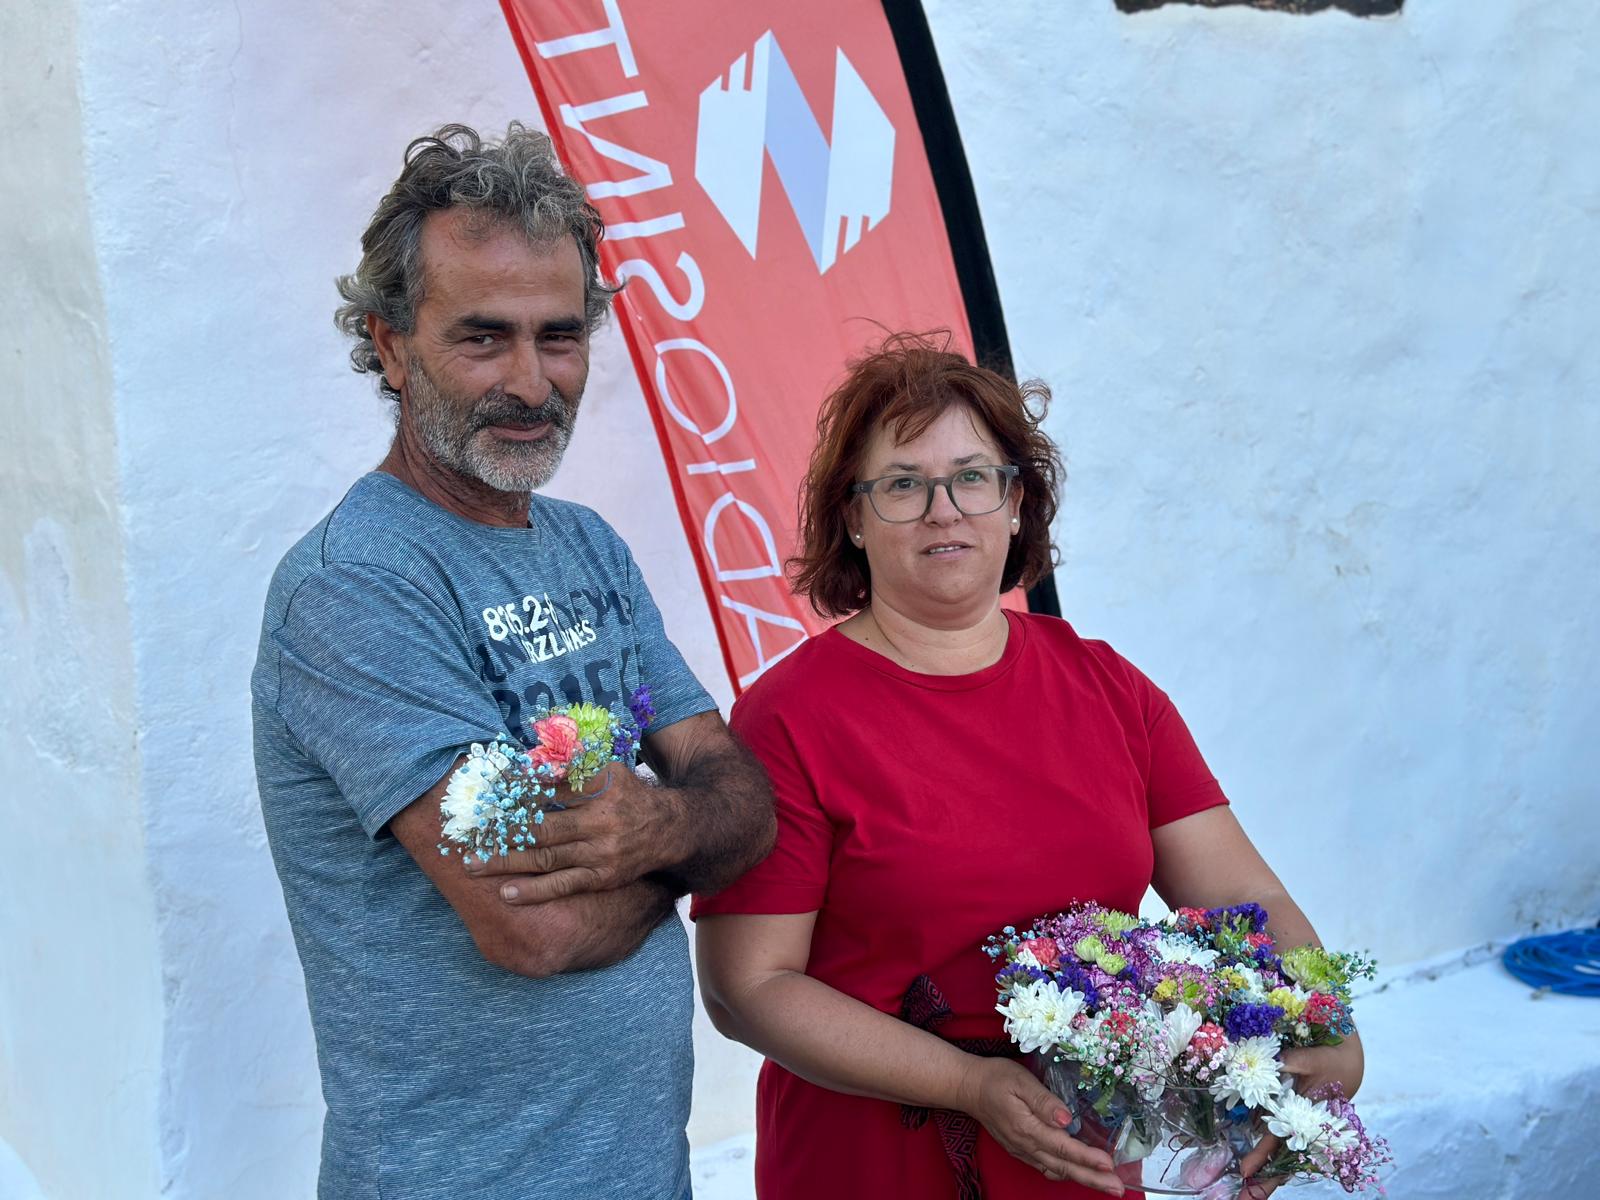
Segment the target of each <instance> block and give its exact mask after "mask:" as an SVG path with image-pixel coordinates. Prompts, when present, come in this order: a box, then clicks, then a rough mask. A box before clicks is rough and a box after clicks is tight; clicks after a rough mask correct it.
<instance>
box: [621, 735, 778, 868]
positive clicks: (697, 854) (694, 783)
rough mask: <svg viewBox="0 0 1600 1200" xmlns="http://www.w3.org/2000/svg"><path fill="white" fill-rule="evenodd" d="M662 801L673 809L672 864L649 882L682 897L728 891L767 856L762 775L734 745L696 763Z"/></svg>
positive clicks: (772, 828)
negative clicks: (660, 883)
mask: <svg viewBox="0 0 1600 1200" xmlns="http://www.w3.org/2000/svg"><path fill="white" fill-rule="evenodd" d="M661 799H662V801H663V802H664V803H666V804H670V805H671V806H672V808H673V816H674V822H673V824H674V830H675V833H676V836H675V838H674V839H673V844H672V846H671V848H670V850H669V851H668V853H669V854H670V856H671V857H670V861H669V862H668V863H667V864H666V865H665V866H663V867H661V868H660V869H658V870H656V871H654V872H652V873H651V874H650V875H649V876H648V878H650V879H658V880H661V881H662V882H664V883H665V884H667V886H669V887H671V888H673V889H674V890H676V891H678V892H680V893H682V892H702V893H710V892H717V891H720V890H721V889H723V888H725V887H727V886H728V885H729V884H730V883H732V882H733V881H734V880H736V879H738V878H739V876H741V875H743V874H744V873H745V872H746V871H748V870H749V869H750V868H751V867H753V866H755V865H756V863H758V862H760V861H761V860H762V859H763V858H765V857H766V856H767V854H768V852H769V851H771V849H772V844H773V840H774V839H775V837H776V836H777V822H776V821H775V820H774V819H773V815H772V789H771V786H770V785H769V784H768V783H767V776H766V773H765V772H764V771H763V770H762V769H761V765H760V764H759V763H758V762H757V761H756V760H755V757H754V756H753V755H751V754H750V753H749V751H747V750H745V749H744V748H743V747H740V746H737V745H732V746H730V747H729V748H728V749H726V750H723V751H720V752H719V753H717V754H714V755H707V756H705V757H704V758H701V759H699V760H698V761H696V762H695V763H694V765H693V766H692V767H691V768H690V769H689V770H688V771H686V772H685V774H684V776H683V778H681V779H675V780H672V781H671V783H670V784H669V786H668V787H667V788H665V789H664V794H663V795H662V797H661Z"/></svg>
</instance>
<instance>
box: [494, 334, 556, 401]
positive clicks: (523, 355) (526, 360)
mask: <svg viewBox="0 0 1600 1200" xmlns="http://www.w3.org/2000/svg"><path fill="white" fill-rule="evenodd" d="M551 388H552V384H551V383H550V379H549V377H548V376H546V375H545V373H544V362H543V360H541V359H540V357H539V350H538V347H536V346H534V345H532V344H531V343H528V342H523V341H521V340H520V339H519V340H518V341H517V342H516V343H515V345H514V346H513V347H512V352H511V357H510V359H509V360H508V362H507V364H506V379H505V392H506V395H508V396H511V397H513V398H515V399H517V400H519V401H521V402H522V403H523V404H525V405H527V406H528V407H529V408H538V407H539V406H540V405H542V404H543V403H544V402H545V401H546V400H548V399H550V391H551Z"/></svg>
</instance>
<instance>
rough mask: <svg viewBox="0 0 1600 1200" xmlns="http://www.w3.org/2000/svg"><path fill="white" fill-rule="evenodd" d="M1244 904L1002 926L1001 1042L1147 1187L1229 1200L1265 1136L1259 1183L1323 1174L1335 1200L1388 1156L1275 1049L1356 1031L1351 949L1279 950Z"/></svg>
mask: <svg viewBox="0 0 1600 1200" xmlns="http://www.w3.org/2000/svg"><path fill="white" fill-rule="evenodd" d="M1266 925H1267V914H1266V912H1265V911H1264V910H1263V909H1262V908H1261V907H1260V905H1256V904H1242V905H1238V906H1236V907H1233V908H1222V909H1209V910H1206V909H1194V908H1181V909H1179V910H1178V911H1177V912H1175V913H1173V914H1171V915H1170V916H1169V917H1167V918H1166V919H1165V920H1163V921H1161V922H1159V923H1155V922H1150V921H1144V920H1141V919H1139V918H1138V917H1133V916H1129V915H1128V914H1127V913H1121V912H1116V911H1113V910H1110V909H1106V908H1102V907H1100V906H1099V905H1095V904H1083V905H1079V906H1077V907H1075V908H1073V909H1071V910H1069V911H1067V912H1064V913H1061V914H1058V915H1056V916H1053V917H1041V918H1039V919H1038V920H1036V921H1035V922H1034V923H1033V926H1032V928H1030V929H1028V930H1027V931H1025V932H1021V933H1019V932H1018V931H1017V930H1016V929H1014V928H1012V927H1010V926H1007V927H1006V929H1005V930H1004V931H1003V932H1002V933H1001V934H999V935H996V936H991V937H990V938H989V939H988V941H987V942H986V944H985V946H984V950H985V952H986V953H987V954H988V955H989V956H990V958H992V959H994V960H996V961H997V962H999V963H1000V971H999V973H998V974H997V975H996V976H995V982H996V984H997V985H998V987H999V990H1000V1003H999V1005H998V1006H997V1008H998V1010H999V1012H1000V1013H1001V1015H1002V1016H1004V1017H1005V1028H1006V1032H1007V1033H1008V1034H1009V1035H1010V1036H1011V1039H1012V1040H1013V1041H1014V1042H1015V1043H1016V1044H1017V1045H1018V1047H1019V1048H1020V1049H1021V1050H1022V1051H1023V1052H1024V1053H1026V1054H1031V1055H1034V1056H1035V1058H1034V1061H1035V1063H1036V1065H1037V1066H1038V1068H1039V1070H1040V1073H1041V1075H1042V1076H1043V1078H1044V1081H1045V1084H1046V1086H1048V1087H1049V1088H1050V1089H1051V1090H1052V1091H1053V1092H1055V1094H1056V1095H1058V1096H1059V1097H1061V1099H1062V1100H1063V1101H1065V1102H1066V1103H1067V1105H1068V1107H1069V1108H1071V1110H1072V1111H1073V1114H1074V1126H1073V1130H1074V1132H1076V1131H1078V1130H1079V1129H1080V1128H1081V1127H1082V1124H1087V1125H1088V1126H1089V1127H1090V1128H1089V1132H1090V1133H1091V1134H1093V1135H1097V1136H1098V1137H1100V1138H1103V1140H1104V1141H1105V1143H1106V1146H1107V1148H1108V1149H1109V1150H1110V1151H1111V1153H1112V1157H1113V1160H1114V1161H1115V1162H1117V1163H1118V1164H1119V1165H1121V1164H1125V1163H1130V1162H1139V1163H1140V1164H1141V1171H1142V1176H1143V1182H1142V1183H1141V1184H1140V1186H1141V1187H1142V1188H1143V1189H1144V1190H1145V1191H1146V1192H1153V1193H1165V1194H1171V1195H1203V1196H1205V1197H1207V1200H1226V1198H1230V1197H1233V1196H1237V1195H1238V1194H1239V1191H1240V1190H1241V1187H1242V1182H1243V1181H1242V1180H1241V1179H1240V1178H1239V1175H1238V1172H1237V1168H1238V1163H1239V1159H1240V1157H1241V1156H1242V1155H1243V1154H1244V1153H1245V1152H1246V1151H1248V1149H1249V1148H1250V1146H1251V1145H1252V1144H1253V1143H1254V1140H1255V1137H1254V1134H1255V1131H1258V1130H1259V1128H1260V1127H1261V1126H1263V1125H1264V1126H1265V1128H1266V1129H1268V1130H1270V1131H1271V1132H1272V1133H1273V1134H1275V1135H1277V1136H1278V1137H1279V1138H1281V1139H1282V1140H1283V1144H1282V1147H1281V1148H1280V1149H1279V1151H1278V1152H1277V1153H1276V1154H1275V1155H1274V1156H1273V1157H1272V1158H1271V1159H1270V1160H1269V1161H1268V1162H1267V1163H1266V1164H1265V1166H1263V1167H1262V1169H1261V1172H1260V1175H1261V1176H1262V1177H1266V1176H1272V1175H1281V1176H1289V1177H1291V1178H1302V1179H1309V1178H1318V1177H1325V1178H1330V1179H1334V1180H1336V1181H1338V1182H1339V1183H1340V1184H1341V1185H1342V1186H1343V1187H1344V1189H1345V1190H1346V1191H1350V1192H1353V1191H1356V1190H1359V1189H1363V1188H1366V1187H1368V1186H1371V1185H1375V1184H1376V1183H1377V1169H1378V1167H1380V1166H1381V1165H1382V1164H1384V1163H1386V1162H1388V1161H1390V1160H1389V1156H1388V1148H1387V1145H1386V1144H1385V1143H1384V1141H1383V1139H1382V1138H1378V1137H1374V1136H1372V1135H1370V1134H1369V1133H1367V1131H1366V1130H1365V1129H1364V1128H1363V1126H1362V1124H1361V1121H1360V1119H1359V1118H1358V1117H1357V1116H1356V1111H1355V1108H1354V1106H1353V1105H1351V1103H1350V1102H1349V1100H1348V1099H1347V1098H1345V1097H1344V1096H1343V1095H1342V1094H1341V1093H1339V1092H1338V1090H1337V1089H1336V1088H1330V1089H1327V1090H1325V1091H1323V1092H1321V1093H1320V1094H1313V1095H1305V1096H1303V1095H1300V1094H1299V1093H1297V1092H1296V1091H1295V1090H1294V1089H1293V1088H1292V1087H1291V1086H1290V1083H1289V1079H1288V1077H1287V1076H1286V1074H1285V1073H1284V1071H1283V1070H1282V1066H1281V1062H1280V1058H1279V1055H1280V1051H1281V1050H1282V1049H1283V1048H1285V1047H1292V1046H1330V1045H1336V1044H1338V1043H1339V1042H1340V1041H1342V1040H1343V1038H1344V1037H1345V1035H1347V1034H1348V1033H1350V1032H1351V1030H1352V1029H1353V1028H1354V1026H1353V1025H1352V1024H1351V1020H1350V984H1351V982H1352V981H1353V980H1355V979H1359V978H1370V977H1371V976H1372V973H1373V965H1372V963H1371V961H1370V960H1369V959H1367V958H1365V957H1363V956H1361V955H1355V954H1341V953H1330V952H1328V951H1325V950H1321V949H1318V948H1316V947H1313V946H1299V947H1296V948H1294V949H1291V950H1286V951H1284V952H1282V953H1281V954H1280V953H1279V951H1278V949H1277V946H1276V945H1275V944H1274V942H1273V939H1272V936H1271V935H1270V934H1269V933H1267V932H1266Z"/></svg>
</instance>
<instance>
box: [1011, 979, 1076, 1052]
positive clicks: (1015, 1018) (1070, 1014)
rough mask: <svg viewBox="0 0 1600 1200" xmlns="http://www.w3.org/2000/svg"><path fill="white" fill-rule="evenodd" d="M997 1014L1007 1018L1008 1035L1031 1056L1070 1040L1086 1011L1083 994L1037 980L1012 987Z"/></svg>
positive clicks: (1050, 982)
mask: <svg viewBox="0 0 1600 1200" xmlns="http://www.w3.org/2000/svg"><path fill="white" fill-rule="evenodd" d="M995 1011H996V1012H998V1013H999V1014H1000V1015H1001V1016H1003V1017H1004V1018H1005V1019H1006V1032H1007V1033H1008V1034H1010V1035H1011V1038H1012V1040H1013V1041H1015V1042H1016V1043H1017V1046H1018V1047H1019V1048H1020V1049H1021V1050H1022V1052H1023V1053H1024V1054H1031V1053H1032V1052H1033V1051H1035V1050H1043V1049H1046V1048H1047V1047H1050V1046H1054V1045H1056V1044H1057V1043H1059V1042H1064V1041H1066V1040H1067V1039H1068V1037H1069V1036H1070V1035H1071V1033H1072V1019H1073V1018H1074V1017H1076V1016H1077V1015H1078V1014H1079V1013H1080V1012H1082V1011H1083V993H1081V992H1075V991H1073V990H1072V989H1070V988H1069V989H1067V990H1066V991H1062V990H1061V988H1059V987H1057V986H1056V983H1055V981H1054V980H1051V979H1037V980H1034V981H1033V982H1032V983H1024V984H1021V985H1019V986H1017V987H1014V988H1012V989H1011V994H1010V995H1009V996H1007V997H1006V999H1005V1002H1004V1003H1001V1004H997V1005H995Z"/></svg>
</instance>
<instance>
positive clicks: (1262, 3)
mask: <svg viewBox="0 0 1600 1200" xmlns="http://www.w3.org/2000/svg"><path fill="white" fill-rule="evenodd" d="M1116 2H1117V7H1118V8H1119V9H1121V10H1122V11H1123V12H1125V13H1136V12H1149V11H1150V10H1151V9H1152V8H1165V7H1166V6H1167V5H1169V4H1189V5H1199V6H1200V7H1201V8H1232V7H1237V6H1239V5H1248V6H1249V7H1251V8H1268V9H1272V10H1273V11H1274V12H1287V13H1314V12H1321V11H1323V9H1327V8H1337V9H1339V10H1340V11H1341V12H1347V13H1349V14H1350V15H1351V16H1355V17H1392V16H1394V15H1395V14H1396V13H1398V12H1399V11H1400V7H1401V5H1403V4H1404V3H1405V0H1116Z"/></svg>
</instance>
